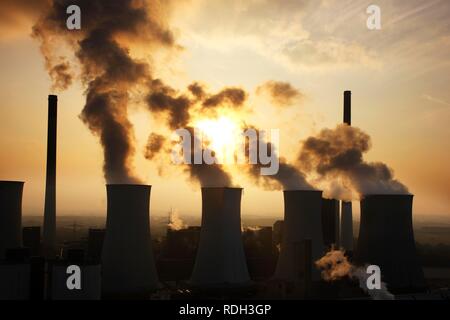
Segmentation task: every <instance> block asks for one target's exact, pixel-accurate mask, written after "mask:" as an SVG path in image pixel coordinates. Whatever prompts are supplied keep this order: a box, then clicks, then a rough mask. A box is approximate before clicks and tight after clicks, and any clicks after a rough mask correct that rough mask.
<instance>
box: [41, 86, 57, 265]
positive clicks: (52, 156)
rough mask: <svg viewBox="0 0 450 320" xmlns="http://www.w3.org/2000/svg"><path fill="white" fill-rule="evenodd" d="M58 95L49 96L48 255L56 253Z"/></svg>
mask: <svg viewBox="0 0 450 320" xmlns="http://www.w3.org/2000/svg"><path fill="white" fill-rule="evenodd" d="M57 112H58V97H57V96H55V95H49V96H48V128H47V130H48V131H47V176H46V184H45V208H44V228H43V239H42V246H43V250H44V254H45V255H46V256H47V257H49V258H50V257H53V256H54V255H55V253H56V134H57Z"/></svg>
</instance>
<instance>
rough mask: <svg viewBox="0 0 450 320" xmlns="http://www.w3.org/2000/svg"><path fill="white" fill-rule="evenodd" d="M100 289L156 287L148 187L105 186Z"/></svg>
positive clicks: (112, 292)
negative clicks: (105, 212) (104, 219)
mask: <svg viewBox="0 0 450 320" xmlns="http://www.w3.org/2000/svg"><path fill="white" fill-rule="evenodd" d="M106 190H107V202H108V205H107V217H106V234H105V239H104V242H103V250H102V291H103V294H105V295H106V296H119V295H124V294H130V295H141V294H147V293H149V292H151V291H152V290H154V289H156V288H157V287H158V277H157V273H156V267H155V262H154V259H153V250H152V246H151V236H150V218H149V204H150V190H151V186H147V185H131V184H114V185H107V186H106Z"/></svg>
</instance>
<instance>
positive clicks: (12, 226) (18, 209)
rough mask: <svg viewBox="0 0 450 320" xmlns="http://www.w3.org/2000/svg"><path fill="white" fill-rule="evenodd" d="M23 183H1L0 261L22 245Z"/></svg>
mask: <svg viewBox="0 0 450 320" xmlns="http://www.w3.org/2000/svg"><path fill="white" fill-rule="evenodd" d="M22 192H23V182H16V181H0V259H3V258H4V257H5V252H6V249H9V248H17V247H20V246H21V244H22Z"/></svg>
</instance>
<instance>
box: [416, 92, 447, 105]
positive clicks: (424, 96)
mask: <svg viewBox="0 0 450 320" xmlns="http://www.w3.org/2000/svg"><path fill="white" fill-rule="evenodd" d="M422 99H425V100H427V101H430V102H433V103H437V104H440V105H443V106H446V107H450V102H447V101H445V100H442V99H439V98H436V97H433V96H430V95H428V94H424V95H422Z"/></svg>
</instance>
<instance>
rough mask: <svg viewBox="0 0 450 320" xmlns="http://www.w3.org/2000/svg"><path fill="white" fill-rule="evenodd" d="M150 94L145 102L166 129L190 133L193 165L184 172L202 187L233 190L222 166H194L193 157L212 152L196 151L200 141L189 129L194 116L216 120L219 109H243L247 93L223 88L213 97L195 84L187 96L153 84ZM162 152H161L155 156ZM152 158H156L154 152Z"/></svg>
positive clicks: (188, 89) (166, 86) (160, 84)
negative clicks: (197, 143)
mask: <svg viewBox="0 0 450 320" xmlns="http://www.w3.org/2000/svg"><path fill="white" fill-rule="evenodd" d="M148 87H149V93H148V95H147V97H146V102H147V105H148V108H149V110H150V112H152V113H155V114H157V115H161V114H162V115H165V116H166V122H167V126H168V127H169V129H171V130H177V129H188V130H189V131H190V132H191V136H192V139H193V140H192V141H191V148H192V149H191V156H192V159H191V160H192V164H190V165H185V167H184V169H185V171H186V172H187V173H189V176H190V178H191V179H192V180H194V181H198V182H199V183H200V184H201V186H202V187H214V186H216V187H224V186H231V185H232V179H231V177H230V175H229V174H228V173H227V172H226V171H225V170H224V168H223V166H222V165H219V164H204V163H203V164H194V161H193V156H194V153H200V152H209V153H213V152H212V150H209V149H207V148H206V149H203V150H202V149H200V150H194V149H193V147H194V141H198V139H199V138H200V137H195V138H194V135H193V129H192V128H189V126H190V125H191V123H190V121H191V118H192V116H193V115H194V114H204V113H207V114H208V115H209V116H213V115H214V112H216V111H217V110H218V109H219V108H234V109H237V108H242V107H244V103H245V100H246V98H247V93H246V92H245V91H244V90H242V89H239V88H224V89H222V90H221V91H219V92H218V93H216V94H210V93H209V92H207V90H206V88H205V87H204V86H203V85H201V84H199V83H198V82H194V83H192V84H191V85H189V86H188V87H187V90H186V92H179V91H178V90H175V89H173V88H172V87H170V86H168V85H166V84H164V83H163V82H162V81H161V80H159V79H155V80H152V81H151V82H150V83H149V85H148ZM160 151H163V149H162V148H160V149H159V150H158V151H156V152H160ZM152 154H155V153H154V152H153V153H152Z"/></svg>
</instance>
